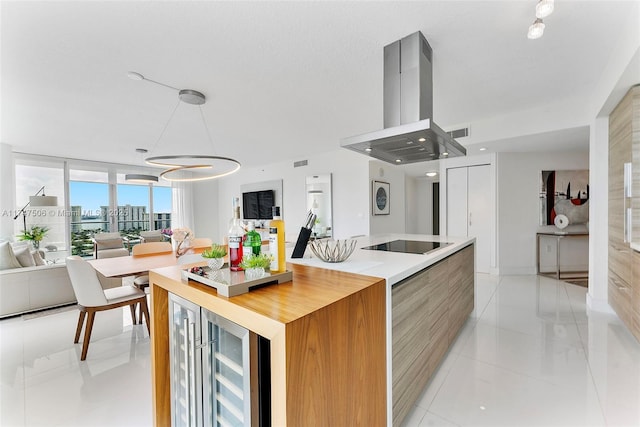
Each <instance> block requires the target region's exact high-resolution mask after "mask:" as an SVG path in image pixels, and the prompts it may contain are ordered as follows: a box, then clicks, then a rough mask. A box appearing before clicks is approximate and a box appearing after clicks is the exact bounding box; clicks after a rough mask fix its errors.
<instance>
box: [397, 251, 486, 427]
mask: <svg viewBox="0 0 640 427" xmlns="http://www.w3.org/2000/svg"><path fill="white" fill-rule="evenodd" d="M391 298H392V308H391V313H392V379H393V384H392V393H393V425H394V426H397V425H400V424H401V423H402V420H403V419H404V418H405V416H406V415H407V414H408V413H409V412H410V411H411V409H412V408H413V405H414V403H415V401H416V399H417V398H418V397H419V396H420V393H422V390H423V389H424V387H425V386H426V384H427V383H428V382H429V379H430V378H431V375H432V374H433V372H434V371H435V370H436V368H437V367H438V365H439V364H440V361H441V360H442V358H443V357H444V355H445V354H446V352H447V350H448V348H449V345H450V344H451V342H453V340H454V339H455V337H456V335H457V334H458V332H459V331H460V328H461V327H462V325H463V324H464V322H465V321H466V319H467V317H468V316H469V314H470V313H471V311H472V310H473V302H474V245H471V246H467V247H466V248H464V249H462V250H461V251H459V252H457V253H455V254H453V255H451V256H449V257H448V258H445V259H444V260H442V261H439V262H438V263H436V264H434V265H432V266H431V267H428V268H427V269H425V270H423V271H421V272H419V273H416V274H414V275H413V276H411V277H409V278H407V279H405V280H403V281H401V282H398V283H396V284H395V285H394V286H393V288H392V290H391Z"/></svg>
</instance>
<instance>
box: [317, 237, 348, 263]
mask: <svg viewBox="0 0 640 427" xmlns="http://www.w3.org/2000/svg"><path fill="white" fill-rule="evenodd" d="M356 243H357V240H353V239H345V240H333V239H321V240H314V241H312V242H311V243H309V247H311V252H313V253H314V255H315V256H317V257H318V258H320V259H321V260H322V261H324V262H342V261H344V260H346V259H347V258H349V256H350V255H351V254H352V253H353V250H354V249H355V248H356Z"/></svg>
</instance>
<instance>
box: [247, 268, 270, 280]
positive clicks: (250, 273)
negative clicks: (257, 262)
mask: <svg viewBox="0 0 640 427" xmlns="http://www.w3.org/2000/svg"><path fill="white" fill-rule="evenodd" d="M265 275H266V272H265V271H264V268H263V267H252V268H245V269H244V278H245V280H257V279H262V278H263V277H264V276H265Z"/></svg>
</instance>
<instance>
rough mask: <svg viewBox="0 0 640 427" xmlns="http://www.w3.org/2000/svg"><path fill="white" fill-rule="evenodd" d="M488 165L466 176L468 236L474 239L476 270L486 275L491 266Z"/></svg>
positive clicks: (478, 167)
mask: <svg viewBox="0 0 640 427" xmlns="http://www.w3.org/2000/svg"><path fill="white" fill-rule="evenodd" d="M489 173H490V170H489V166H488V165H484V166H473V167H470V168H469V174H468V183H469V185H468V188H467V198H468V219H469V222H468V224H469V227H468V228H467V230H468V234H467V235H468V236H472V237H475V238H476V270H477V271H478V272H479V273H488V272H489V266H490V265H491V232H492V231H491V230H493V227H492V226H491V221H492V218H491V205H490V203H491V200H492V198H491V196H490V185H491V184H490V183H491V180H490V175H489Z"/></svg>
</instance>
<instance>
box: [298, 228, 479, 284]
mask: <svg viewBox="0 0 640 427" xmlns="http://www.w3.org/2000/svg"><path fill="white" fill-rule="evenodd" d="M356 240H357V241H358V243H357V245H356V249H355V250H354V251H353V254H351V256H350V257H349V258H348V259H347V260H346V261H344V262H340V263H330V262H324V261H322V260H320V259H318V258H315V256H313V257H310V255H312V252H311V250H310V249H307V251H306V253H305V258H291V256H290V254H288V255H289V256H288V257H287V262H290V263H293V264H301V265H307V266H310V267H320V268H326V269H329V270H339V271H346V272H349V273H358V274H364V275H367V276H375V277H381V278H384V279H386V281H387V284H388V285H393V284H395V283H397V282H399V281H401V280H402V279H405V278H407V277H409V276H411V275H413V274H415V273H417V272H419V271H420V270H423V269H425V268H426V267H429V266H430V265H432V264H435V263H436V262H438V261H440V260H441V259H444V258H446V257H448V256H449V255H451V254H453V253H455V252H457V251H459V250H460V249H462V248H464V247H466V246H469V245H470V244H472V243H474V242H475V238H474V237H447V236H432V235H426V234H377V235H374V236H363V237H358V238H357V239H356ZM393 240H418V241H425V242H426V241H432V242H450V243H452V244H451V245H448V246H445V247H442V248H439V249H436V250H434V251H433V252H429V253H428V254H410V253H400V252H387V251H376V250H369V249H362V248H363V247H366V246H371V245H377V244H380V243H385V242H390V241H393Z"/></svg>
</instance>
